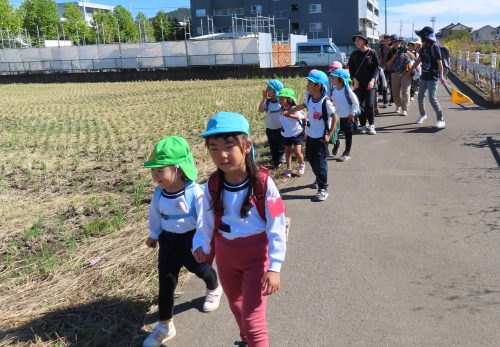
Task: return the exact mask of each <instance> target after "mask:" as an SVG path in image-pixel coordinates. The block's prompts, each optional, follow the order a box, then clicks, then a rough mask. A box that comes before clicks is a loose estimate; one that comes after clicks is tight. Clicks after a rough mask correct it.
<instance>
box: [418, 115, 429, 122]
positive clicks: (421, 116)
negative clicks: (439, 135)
mask: <svg viewBox="0 0 500 347" xmlns="http://www.w3.org/2000/svg"><path fill="white" fill-rule="evenodd" d="M426 119H427V116H426V115H425V114H424V115H420V116H418V119H417V124H422V123H423V122H424V120H426Z"/></svg>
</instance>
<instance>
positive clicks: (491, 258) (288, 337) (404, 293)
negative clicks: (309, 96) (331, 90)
mask: <svg viewBox="0 0 500 347" xmlns="http://www.w3.org/2000/svg"><path fill="white" fill-rule="evenodd" d="M439 95H440V101H441V103H442V106H443V107H444V109H445V117H446V122H447V128H446V129H445V130H441V131H438V130H436V129H433V128H432V125H433V124H434V123H435V118H434V113H433V112H432V110H431V108H430V106H429V110H428V112H429V113H430V114H429V119H428V120H427V122H426V124H424V125H423V126H419V125H417V124H415V120H416V116H417V112H418V110H417V105H416V101H415V102H413V103H412V110H411V111H410V115H409V116H408V117H401V116H398V115H396V114H395V113H391V112H389V111H387V112H386V113H384V114H382V115H381V116H380V117H378V118H376V126H377V131H378V133H377V135H376V136H369V135H358V136H355V137H354V140H353V150H352V153H351V154H352V159H351V160H350V161H348V162H346V163H340V162H335V161H331V162H330V166H329V170H330V172H329V180H330V182H331V186H330V197H329V199H328V200H327V201H325V202H323V203H312V202H310V201H309V198H310V197H311V196H312V194H313V193H314V191H313V190H312V189H310V188H308V187H307V185H308V184H309V183H311V182H312V181H313V180H314V178H313V176H312V173H311V172H310V171H309V172H307V174H306V175H305V176H304V177H302V178H297V179H294V180H292V181H291V182H289V184H288V185H286V186H285V187H284V188H283V190H282V192H283V197H284V199H286V206H287V210H288V214H289V215H290V216H291V217H292V229H291V234H290V239H289V243H288V252H287V259H286V262H285V264H284V266H283V272H282V284H283V289H282V290H281V291H280V292H279V293H278V294H276V295H274V296H273V297H271V298H270V301H269V304H268V321H269V332H270V337H271V345H272V346H278V347H282V346H301V347H302V346H499V345H500V226H499V225H500V169H499V168H500V156H499V152H500V111H499V110H498V109H497V110H485V109H481V108H480V107H478V106H475V105H467V106H464V107H461V106H457V105H453V104H450V103H449V102H448V100H449V97H448V94H446V91H445V90H444V89H443V88H441V89H440V94H439ZM182 290H183V292H184V294H183V295H182V296H181V297H180V298H179V299H178V300H177V309H176V310H177V311H178V312H179V313H178V314H177V316H176V318H175V322H176V327H177V333H178V336H177V337H176V338H175V339H174V340H172V341H171V342H170V343H169V344H168V346H169V347H179V346H183V347H185V346H208V347H219V346H232V345H233V342H234V341H235V340H237V338H238V331H237V328H236V324H235V322H234V319H233V317H232V315H231V313H230V311H229V308H228V305H227V301H225V299H224V301H223V303H222V304H221V307H220V309H219V310H218V311H216V312H213V313H209V314H205V313H201V312H199V308H200V307H201V305H202V299H201V295H202V294H203V286H202V282H201V281H199V280H197V279H193V280H191V281H189V282H188V284H187V285H185V286H184V287H183V289H182Z"/></svg>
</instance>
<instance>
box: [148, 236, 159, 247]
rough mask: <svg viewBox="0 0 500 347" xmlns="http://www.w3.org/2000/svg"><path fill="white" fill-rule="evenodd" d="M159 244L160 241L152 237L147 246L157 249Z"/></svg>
mask: <svg viewBox="0 0 500 347" xmlns="http://www.w3.org/2000/svg"><path fill="white" fill-rule="evenodd" d="M157 243H158V240H155V239H152V238H151V237H148V239H147V240H146V246H148V247H149V248H156V244H157Z"/></svg>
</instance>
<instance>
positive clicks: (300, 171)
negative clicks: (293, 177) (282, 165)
mask: <svg viewBox="0 0 500 347" xmlns="http://www.w3.org/2000/svg"><path fill="white" fill-rule="evenodd" d="M305 171H306V163H302V164H299V166H297V176H302V175H303V174H304V172H305Z"/></svg>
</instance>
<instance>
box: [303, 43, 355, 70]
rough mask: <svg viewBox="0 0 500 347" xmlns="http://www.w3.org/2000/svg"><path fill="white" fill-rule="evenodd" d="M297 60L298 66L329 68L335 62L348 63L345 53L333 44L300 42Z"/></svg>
mask: <svg viewBox="0 0 500 347" xmlns="http://www.w3.org/2000/svg"><path fill="white" fill-rule="evenodd" d="M296 58H297V59H296V64H297V65H298V66H328V65H330V63H331V62H332V61H333V60H338V61H340V62H342V63H345V62H346V61H347V57H346V55H345V53H344V52H342V51H340V49H338V47H337V46H336V45H335V44H334V43H333V42H299V43H297V50H296Z"/></svg>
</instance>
